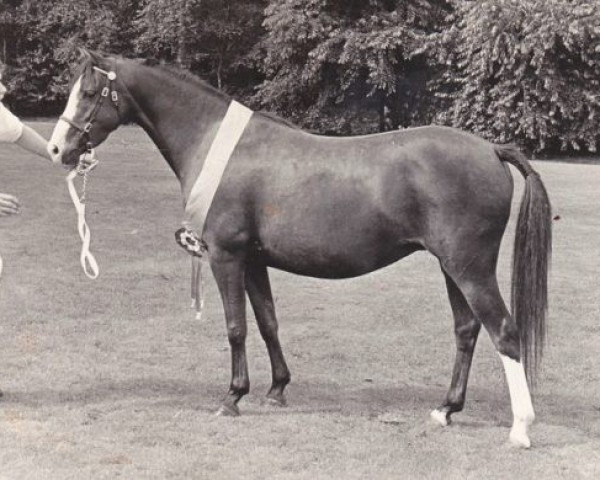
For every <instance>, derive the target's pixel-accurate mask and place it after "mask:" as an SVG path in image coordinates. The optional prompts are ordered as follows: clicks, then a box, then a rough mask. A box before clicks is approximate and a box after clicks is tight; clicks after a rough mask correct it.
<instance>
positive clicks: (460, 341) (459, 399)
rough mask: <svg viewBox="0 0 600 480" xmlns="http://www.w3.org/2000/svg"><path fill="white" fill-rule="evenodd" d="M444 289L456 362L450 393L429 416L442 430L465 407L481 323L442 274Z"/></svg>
mask: <svg viewBox="0 0 600 480" xmlns="http://www.w3.org/2000/svg"><path fill="white" fill-rule="evenodd" d="M444 276H445V278H446V288H447V290H448V297H449V298H450V305H451V307H452V313H453V315H454V335H455V336H456V359H455V362H454V370H453V372H452V380H451V382H450V389H449V390H448V393H447V394H446V398H445V399H444V402H443V403H442V405H441V406H440V407H438V408H436V409H435V410H433V411H432V412H431V417H432V418H433V419H434V420H435V421H437V422H438V423H440V424H441V425H443V426H446V425H448V424H449V423H450V415H452V414H453V413H455V412H460V411H461V410H462V409H463V407H464V404H465V395H466V392H467V382H468V381H469V371H470V370H471V363H472V360H473V351H474V350H475V345H476V343H477V337H478V335H479V331H480V329H481V323H480V322H479V320H477V319H476V318H475V316H474V315H473V311H472V310H471V307H469V305H468V304H467V301H466V300H465V297H464V295H463V294H462V292H461V291H460V290H459V288H458V287H457V286H456V283H454V280H452V278H450V277H449V276H448V275H447V274H446V273H445V272H444Z"/></svg>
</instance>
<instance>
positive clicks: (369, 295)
mask: <svg viewBox="0 0 600 480" xmlns="http://www.w3.org/2000/svg"><path fill="white" fill-rule="evenodd" d="M34 127H35V128H37V129H39V130H40V131H42V132H43V133H45V134H46V135H49V134H50V131H51V128H52V125H51V124H50V123H36V124H35V125H34ZM98 154H99V157H100V159H101V165H100V166H99V167H98V168H97V170H96V171H95V172H94V173H93V174H92V176H91V179H90V184H89V188H88V223H89V224H90V227H91V229H92V242H93V243H92V251H93V253H94V254H95V255H96V258H97V259H98V261H99V263H100V267H101V276H100V278H99V279H98V280H96V281H91V280H88V279H87V278H86V277H85V276H84V275H83V273H82V271H81V269H80V267H79V249H80V242H79V238H78V236H77V232H76V217H75V211H74V209H73V207H72V205H71V202H70V199H69V197H68V194H67V191H66V184H65V182H64V175H65V172H64V171H63V170H61V169H60V168H57V167H51V166H49V165H44V164H43V163H41V162H39V161H38V160H37V159H35V158H33V157H30V156H29V155H26V154H24V153H23V152H21V151H19V150H17V149H16V148H15V147H13V146H6V145H2V146H1V147H0V164H1V165H2V176H1V177H0V191H4V192H8V193H13V194H16V195H17V196H18V197H19V198H20V200H21V202H22V204H23V208H22V213H21V214H20V215H19V216H16V217H11V218H5V219H1V220H0V254H1V255H2V257H3V258H4V262H5V265H4V273H3V276H2V278H1V279H0V315H1V320H0V388H1V389H2V390H3V391H4V397H3V398H2V399H0V479H3V480H4V479H10V480H14V479H61V480H62V479H83V478H86V479H87V478H91V479H104V478H105V479H113V478H119V477H120V478H126V479H266V478H268V479H310V480H315V479H330V478H331V479H367V478H368V479H430V478H431V479H438V478H440V479H442V478H443V479H463V478H469V479H482V478H485V479H488V478H489V479H507V478H512V479H518V478H524V479H525V478H526V479H533V478H544V479H557V478H568V479H578V478H600V369H599V367H598V365H599V361H600V288H599V279H600V213H599V206H600V166H593V165H568V164H566V163H553V162H544V163H542V162H535V167H536V168H537V169H538V170H539V171H540V172H541V174H542V176H543V179H544V181H545V182H546V185H547V187H548V190H549V193H550V196H551V199H552V201H553V205H554V210H555V214H556V215H558V216H560V219H559V220H557V221H556V222H555V229H554V238H555V241H554V262H553V268H552V277H551V292H550V298H551V311H550V331H549V344H548V347H547V353H546V357H545V362H544V365H543V369H542V372H541V376H540V382H539V385H538V388H537V389H536V391H535V398H534V404H535V407H536V413H537V422H536V423H535V425H534V426H533V428H532V432H531V438H532V442H533V447H532V449H531V450H529V451H522V450H515V449H512V448H510V447H508V446H507V445H506V440H507V438H508V432H509V427H510V424H511V411H510V402H509V398H508V392H507V388H506V385H505V381H504V373H503V371H502V367H501V363H500V361H499V359H498V358H497V356H496V354H495V352H494V350H493V348H492V347H491V343H490V341H489V339H488V337H487V334H483V335H482V336H481V337H480V342H479V345H478V348H477V351H476V355H475V361H474V366H473V372H472V376H471V382H470V388H469V391H468V399H467V405H466V409H465V411H464V412H463V413H461V414H457V415H455V417H454V423H453V425H452V426H450V427H448V428H445V429H442V428H441V427H437V426H435V425H433V424H432V423H431V422H430V421H429V412H430V410H431V408H433V407H435V406H437V405H438V403H439V402H440V401H441V400H442V398H443V396H444V394H445V392H446V389H447V386H448V383H449V380H450V372H451V368H452V363H453V358H454V336H453V334H452V320H451V313H450V308H449V304H448V301H447V298H446V293H445V287H444V282H443V278H442V275H441V273H440V272H439V268H438V266H437V263H436V261H435V260H434V259H433V258H432V257H430V256H428V255H426V254H416V255H413V256H411V257H409V258H407V259H405V260H403V261H401V262H399V263H397V264H395V265H394V266H392V267H389V268H387V269H384V270H382V271H379V272H376V273H374V274H371V275H367V276H365V277H362V278H358V279H354V280H347V281H324V280H314V279H309V278H301V277H296V276H292V275H289V274H286V273H282V272H277V271H273V272H272V283H273V289H274V293H275V296H276V305H277V309H278V313H279V319H280V325H281V327H280V334H281V340H282V344H283V348H284V352H285V353H286V355H287V359H288V363H289V365H290V369H291V371H292V383H291V385H290V386H289V388H288V401H289V407H288V408H286V409H277V408H273V407H269V406H267V405H265V404H263V402H262V399H263V397H264V394H265V393H266V391H267V389H268V386H269V383H270V370H269V364H268V357H267V354H266V349H265V348H264V345H263V343H262V340H261V339H260V336H259V334H258V330H257V328H256V326H255V324H254V321H253V318H252V317H250V318H249V325H250V328H249V338H248V355H249V367H250V378H251V393H250V394H249V395H248V396H247V397H245V398H244V400H242V402H241V403H240V407H241V410H242V416H241V417H240V418H236V419H231V418H217V417H215V416H214V411H215V409H216V408H217V407H218V405H219V400H220V398H221V396H222V395H223V394H224V393H225V392H226V390H227V387H228V384H229V375H230V364H229V346H228V342H227V338H226V332H225V325H224V319H223V315H222V308H221V304H220V299H219V297H218V295H217V292H216V288H215V285H214V283H213V282H212V279H210V280H208V282H207V290H208V291H207V295H206V297H207V318H206V319H205V320H203V321H201V322H199V321H196V320H195V319H194V315H193V313H192V312H191V311H190V309H189V298H188V297H189V283H188V282H189V259H188V257H187V256H186V254H184V253H183V252H182V251H180V249H179V248H178V247H177V246H176V244H175V242H174V239H173V233H174V231H175V230H176V229H177V228H178V226H179V221H180V218H181V200H180V196H179V186H178V184H177V181H176V180H175V177H174V176H173V175H172V174H171V172H170V171H169V170H168V168H167V165H166V163H165V162H164V161H163V160H162V159H161V158H160V157H159V155H158V153H157V151H156V150H155V148H154V147H153V146H152V145H151V143H150V141H149V140H148V139H147V137H146V136H145V135H144V134H143V133H142V132H141V131H140V130H138V129H136V128H133V127H127V128H122V129H121V130H119V131H118V132H117V133H115V134H113V136H112V137H111V138H110V139H109V141H108V142H107V143H106V145H105V146H103V147H101V148H100V149H99V150H98ZM513 173H515V171H514V170H513ZM515 177H518V175H516V174H515ZM521 189H522V181H521V179H520V177H518V178H516V195H515V197H516V199H515V203H516V202H517V201H518V200H520V194H521ZM513 225H514V216H513V218H512V219H511V224H510V229H509V232H508V234H507V236H506V240H505V242H504V246H503V250H502V258H501V262H500V265H499V277H500V280H501V283H502V287H503V291H504V292H505V294H506V295H508V286H509V284H508V281H509V264H510V254H511V248H512V239H513V234H512V227H513ZM506 300H507V301H508V300H509V298H508V296H506ZM383 420H385V421H383Z"/></svg>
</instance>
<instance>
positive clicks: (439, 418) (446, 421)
mask: <svg viewBox="0 0 600 480" xmlns="http://www.w3.org/2000/svg"><path fill="white" fill-rule="evenodd" d="M430 416H431V418H432V420H433V421H434V422H435V423H437V424H438V425H441V426H442V427H447V426H448V425H450V415H448V412H446V411H443V410H439V409H437V408H436V409H435V410H433V411H432V412H431V413H430Z"/></svg>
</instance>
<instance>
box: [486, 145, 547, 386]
mask: <svg viewBox="0 0 600 480" xmlns="http://www.w3.org/2000/svg"><path fill="white" fill-rule="evenodd" d="M494 149H495V151H496V154H497V155H498V157H500V160H502V161H503V162H507V163H510V164H511V165H514V166H515V167H516V168H517V169H518V170H519V172H521V174H522V175H523V177H524V178H525V192H524V193H523V198H522V199H521V207H520V210H519V217H518V220H517V228H516V233H515V243H514V248H513V270H512V287H511V310H512V315H513V318H514V319H515V321H516V323H517V326H518V327H519V332H520V335H521V361H522V362H523V366H524V367H525V372H526V373H527V377H528V378H529V380H530V382H532V383H535V375H536V373H537V368H538V365H539V363H540V361H541V359H542V354H543V349H544V343H545V339H546V313H547V310H548V269H549V265H550V258H551V255H552V211H551V206H550V200H549V199H548V193H547V192H546V188H545V187H544V184H543V183H542V179H541V178H540V176H539V175H538V173H537V172H535V171H534V170H533V168H532V167H531V164H530V163H529V161H528V160H527V158H525V156H524V155H523V154H522V153H521V152H520V151H519V149H518V148H517V147H515V146H513V145H496V146H495V147H494Z"/></svg>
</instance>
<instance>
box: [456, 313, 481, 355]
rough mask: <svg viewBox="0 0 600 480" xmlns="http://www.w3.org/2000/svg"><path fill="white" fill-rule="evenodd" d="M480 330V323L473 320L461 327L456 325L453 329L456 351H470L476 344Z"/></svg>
mask: <svg viewBox="0 0 600 480" xmlns="http://www.w3.org/2000/svg"><path fill="white" fill-rule="evenodd" d="M480 329H481V323H479V322H478V321H477V320H475V319H472V320H470V321H469V322H466V323H464V324H462V325H457V326H456V327H455V328H454V335H455V337H456V347H457V348H458V350H459V351H462V352H468V351H472V350H473V349H474V348H475V344H476V343H477V337H478V336H479V330H480Z"/></svg>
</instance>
